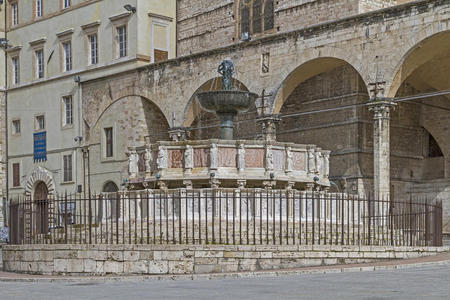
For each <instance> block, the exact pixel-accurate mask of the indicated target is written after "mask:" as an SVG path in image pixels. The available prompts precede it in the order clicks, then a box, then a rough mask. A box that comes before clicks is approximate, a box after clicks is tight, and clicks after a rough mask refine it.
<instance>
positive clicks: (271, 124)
mask: <svg viewBox="0 0 450 300" xmlns="http://www.w3.org/2000/svg"><path fill="white" fill-rule="evenodd" d="M256 121H257V122H258V123H259V124H261V126H262V133H261V135H260V139H262V140H265V141H276V139H277V124H278V123H279V122H280V118H279V117H278V115H275V114H270V115H262V116H260V117H259V118H258V119H257V120H256Z"/></svg>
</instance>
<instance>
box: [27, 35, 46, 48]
mask: <svg viewBox="0 0 450 300" xmlns="http://www.w3.org/2000/svg"><path fill="white" fill-rule="evenodd" d="M46 41H47V38H46V37H42V38H40V39H37V40H34V41H30V42H28V43H29V44H30V46H31V47H34V46H38V45H41V44H44V43H45V42H46Z"/></svg>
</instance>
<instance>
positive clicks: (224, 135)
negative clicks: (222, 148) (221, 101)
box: [218, 113, 235, 140]
mask: <svg viewBox="0 0 450 300" xmlns="http://www.w3.org/2000/svg"><path fill="white" fill-rule="evenodd" d="M218 116H219V118H220V138H221V139H223V140H232V139H233V130H234V122H233V119H234V117H235V114H232V113H227V114H225V113H223V114H218Z"/></svg>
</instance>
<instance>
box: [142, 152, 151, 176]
mask: <svg viewBox="0 0 450 300" xmlns="http://www.w3.org/2000/svg"><path fill="white" fill-rule="evenodd" d="M152 162H153V155H152V151H151V150H150V149H148V148H147V149H145V153H144V164H145V172H147V173H150V172H151V171H152Z"/></svg>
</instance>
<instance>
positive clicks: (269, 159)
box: [266, 145, 273, 171]
mask: <svg viewBox="0 0 450 300" xmlns="http://www.w3.org/2000/svg"><path fill="white" fill-rule="evenodd" d="M266 170H267V171H271V170H273V152H272V145H267V147H266Z"/></svg>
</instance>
